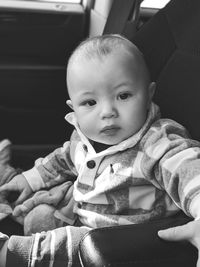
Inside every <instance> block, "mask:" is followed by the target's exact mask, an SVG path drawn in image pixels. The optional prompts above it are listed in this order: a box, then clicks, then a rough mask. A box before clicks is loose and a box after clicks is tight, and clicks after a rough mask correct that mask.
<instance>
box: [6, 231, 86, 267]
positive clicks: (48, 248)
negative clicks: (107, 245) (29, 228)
mask: <svg viewBox="0 0 200 267" xmlns="http://www.w3.org/2000/svg"><path fill="white" fill-rule="evenodd" d="M89 230H90V228H88V227H85V226H82V227H73V226H66V227H61V228H57V229H55V230H52V231H48V232H42V233H36V234H34V235H32V236H11V237H10V238H9V241H8V249H7V257H6V267H13V266H15V267H28V266H32V267H36V266H37V267H40V266H41V267H42V266H50V265H51V266H54V267H60V266H66V265H67V263H69V265H70V266H71V265H72V262H73V264H74V265H73V266H76V263H78V262H79V259H78V245H79V242H80V240H81V238H82V237H83V236H84V235H85V234H86V233H87V232H88V231H89Z"/></svg>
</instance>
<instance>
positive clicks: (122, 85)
mask: <svg viewBox="0 0 200 267" xmlns="http://www.w3.org/2000/svg"><path fill="white" fill-rule="evenodd" d="M130 85H131V86H133V83H131V82H122V83H119V84H117V85H115V86H114V87H113V88H114V89H117V88H120V87H126V86H130Z"/></svg>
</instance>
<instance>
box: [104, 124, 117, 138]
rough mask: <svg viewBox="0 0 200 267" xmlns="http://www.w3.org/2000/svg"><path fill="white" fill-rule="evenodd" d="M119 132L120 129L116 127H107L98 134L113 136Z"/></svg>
mask: <svg viewBox="0 0 200 267" xmlns="http://www.w3.org/2000/svg"><path fill="white" fill-rule="evenodd" d="M119 130H120V127H119V126H117V125H109V126H105V127H104V128H103V129H102V130H101V131H100V133H101V134H105V135H110V136H114V135H115V134H116V133H117V132H118V131H119Z"/></svg>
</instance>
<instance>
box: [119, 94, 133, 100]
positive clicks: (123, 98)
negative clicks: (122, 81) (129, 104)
mask: <svg viewBox="0 0 200 267" xmlns="http://www.w3.org/2000/svg"><path fill="white" fill-rule="evenodd" d="M129 97H131V94H130V93H121V94H119V96H118V99H119V100H126V99H128V98H129Z"/></svg>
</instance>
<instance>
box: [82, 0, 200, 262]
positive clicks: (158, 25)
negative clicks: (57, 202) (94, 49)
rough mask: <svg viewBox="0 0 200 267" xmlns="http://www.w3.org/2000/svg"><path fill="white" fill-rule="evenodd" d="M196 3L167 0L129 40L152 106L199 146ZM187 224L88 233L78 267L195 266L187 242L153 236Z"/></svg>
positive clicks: (175, 221)
mask: <svg viewBox="0 0 200 267" xmlns="http://www.w3.org/2000/svg"><path fill="white" fill-rule="evenodd" d="M199 29H200V1H199V0H171V1H170V2H169V4H168V5H167V6H165V7H164V8H163V9H161V10H160V11H159V12H158V13H157V14H156V15H155V16H154V17H153V18H152V19H150V20H149V22H147V23H146V24H145V25H144V26H142V27H141V28H140V29H139V30H138V32H137V33H136V35H135V36H134V38H132V39H131V41H132V42H133V43H135V44H136V45H137V46H138V47H139V49H140V50H141V51H142V52H143V54H144V57H145V59H146V62H147V65H148V67H149V69H150V72H151V78H152V81H155V82H156V83H157V89H156V94H155V98H154V101H155V102H156V103H157V104H158V105H159V106H160V108H161V113H162V116H163V117H167V118H171V119H174V120H176V121H178V122H179V123H181V124H183V125H184V126H185V127H186V128H187V129H188V130H189V132H190V133H191V136H192V138H194V139H197V140H199V141H200V123H199V118H200V105H199V99H200V32H199ZM189 220H190V219H189V218H187V217H186V216H185V215H183V214H182V213H180V215H178V216H177V217H176V218H169V219H163V220H159V221H155V222H151V223H145V224H142V225H127V226H116V227H106V228H101V229H93V230H91V232H89V233H87V234H86V236H85V237H84V238H83V240H82V242H81V243H80V249H79V256H80V261H81V263H82V266H87V267H89V266H93V267H97V266H98V267H100V266H110V267H111V266H118V267H119V266H120V267H122V266H123V267H129V266H134V267H146V266H148V267H151V266H153V267H158V266H159V267H194V266H196V260H197V250H196V248H194V247H193V246H192V245H190V244H189V243H180V242H179V243H172V242H166V241H163V240H161V239H159V238H158V236H157V231H158V230H159V229H162V228H167V227H170V226H174V225H181V224H184V223H186V222H188V221H189Z"/></svg>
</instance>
